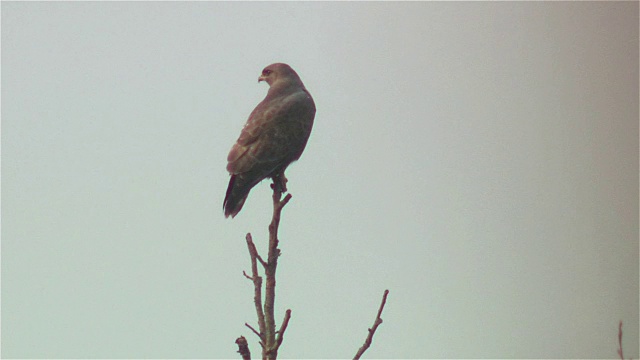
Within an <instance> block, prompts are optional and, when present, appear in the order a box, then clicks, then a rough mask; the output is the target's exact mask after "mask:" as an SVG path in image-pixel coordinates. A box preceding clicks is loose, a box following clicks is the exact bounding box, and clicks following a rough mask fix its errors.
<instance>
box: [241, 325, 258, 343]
mask: <svg viewBox="0 0 640 360" xmlns="http://www.w3.org/2000/svg"><path fill="white" fill-rule="evenodd" d="M244 326H246V327H248V328H249V329H251V331H253V333H254V334H256V335H258V339H260V340H262V335H260V333H259V332H258V331H257V330H256V329H254V328H253V326H251V325H249V323H244Z"/></svg>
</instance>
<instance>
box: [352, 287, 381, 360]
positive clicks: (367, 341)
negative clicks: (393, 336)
mask: <svg viewBox="0 0 640 360" xmlns="http://www.w3.org/2000/svg"><path fill="white" fill-rule="evenodd" d="M387 295H389V290H385V291H384V295H383V296H382V303H381V304H380V308H379V309H378V315H377V316H376V319H375V321H374V322H373V327H372V328H370V329H369V335H367V338H366V339H365V340H364V345H362V346H361V347H360V349H358V352H357V353H356V356H354V357H353V360H357V359H360V357H361V356H362V354H364V352H365V351H367V349H368V348H369V346H371V341H372V340H373V334H375V332H376V330H377V329H378V326H380V324H382V318H381V317H380V316H381V315H382V310H383V309H384V305H385V304H386V303H387Z"/></svg>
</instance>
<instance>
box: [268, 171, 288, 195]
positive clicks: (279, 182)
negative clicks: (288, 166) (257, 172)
mask: <svg viewBox="0 0 640 360" xmlns="http://www.w3.org/2000/svg"><path fill="white" fill-rule="evenodd" d="M287 181H288V180H287V177H286V176H284V171H283V172H279V173H277V174H276V175H274V176H273V184H271V188H272V189H273V190H275V191H278V192H280V193H286V192H287Z"/></svg>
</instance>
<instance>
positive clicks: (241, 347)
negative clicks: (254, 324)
mask: <svg viewBox="0 0 640 360" xmlns="http://www.w3.org/2000/svg"><path fill="white" fill-rule="evenodd" d="M236 344H238V353H240V356H242V360H251V352H250V351H249V344H247V339H245V338H244V336H240V337H239V338H237V339H236Z"/></svg>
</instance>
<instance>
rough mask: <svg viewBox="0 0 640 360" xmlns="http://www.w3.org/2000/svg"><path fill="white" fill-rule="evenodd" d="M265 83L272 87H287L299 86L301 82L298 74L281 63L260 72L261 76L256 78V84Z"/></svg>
mask: <svg viewBox="0 0 640 360" xmlns="http://www.w3.org/2000/svg"><path fill="white" fill-rule="evenodd" d="M260 81H266V82H267V84H269V86H271V87H273V86H274V85H276V86H277V87H280V86H287V85H292V84H295V85H301V84H302V81H301V80H300V77H299V76H298V74H297V73H296V72H295V71H294V70H293V69H292V68H291V66H289V65H287V64H283V63H275V64H271V65H269V66H267V67H265V68H264V69H263V70H262V74H261V75H260V77H259V78H258V82H260Z"/></svg>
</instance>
